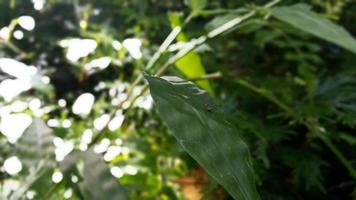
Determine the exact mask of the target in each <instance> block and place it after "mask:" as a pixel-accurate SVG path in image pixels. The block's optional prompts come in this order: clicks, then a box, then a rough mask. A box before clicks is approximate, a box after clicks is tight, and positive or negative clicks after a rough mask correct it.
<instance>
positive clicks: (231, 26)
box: [89, 0, 280, 147]
mask: <svg viewBox="0 0 356 200" xmlns="http://www.w3.org/2000/svg"><path fill="white" fill-rule="evenodd" d="M278 2H280V0H275V1H272V2H270V3H268V4H266V5H265V6H264V8H270V7H272V6H274V5H275V4H277V3H278ZM255 14H256V12H255V11H254V10H253V11H251V12H249V13H247V14H245V15H243V16H241V17H236V18H234V19H232V20H230V21H228V22H226V23H225V24H223V25H222V26H220V27H218V28H216V29H214V30H212V31H210V32H208V33H207V34H206V35H203V36H200V37H199V38H197V39H193V40H192V41H191V42H189V43H188V44H187V45H186V47H185V48H184V49H182V50H180V51H178V53H176V54H175V55H174V56H173V57H171V58H170V59H168V61H166V63H164V64H163V65H162V66H161V67H160V68H159V69H158V70H157V71H156V73H155V76H161V75H162V74H164V73H165V72H166V70H167V69H168V67H169V66H170V65H172V64H174V63H176V62H177V61H178V60H179V59H181V58H183V57H184V56H185V55H187V54H188V53H189V52H191V51H193V50H194V49H195V48H197V47H199V46H200V45H202V44H204V43H205V42H206V41H207V40H208V39H213V38H215V37H217V36H219V35H221V34H223V33H225V32H228V31H230V30H233V29H235V28H237V27H238V25H239V24H241V23H242V22H243V21H246V20H247V19H250V18H252V17H253V16H254V15H255ZM190 20H191V17H188V19H187V20H185V23H184V25H186V24H187V23H188V22H189V21H190ZM180 31H181V29H180V30H179V31H178V29H177V30H174V29H173V30H172V32H171V34H170V36H171V37H169V38H168V37H167V38H168V39H166V40H165V41H164V42H163V43H162V45H161V47H162V48H159V50H158V52H156V53H155V54H156V56H153V58H151V60H150V61H149V62H148V64H147V66H146V67H145V69H146V68H148V69H151V68H154V65H155V63H156V62H157V61H158V59H159V58H160V57H161V55H162V50H163V49H166V48H168V46H169V45H170V43H172V42H173V40H174V39H175V37H177V36H178V34H179V33H180ZM160 49H161V50H160ZM142 80H143V76H142V74H140V75H139V76H138V77H137V78H136V79H135V81H134V82H133V84H131V86H130V89H129V90H128V92H127V97H126V98H125V99H124V100H122V101H121V102H120V103H119V104H118V105H117V106H116V108H115V109H114V111H112V112H111V114H110V118H109V121H108V122H107V123H106V124H105V126H104V128H102V129H101V130H100V131H99V132H98V133H97V135H96V136H95V137H94V139H93V141H92V142H91V143H90V144H89V147H91V146H93V145H94V144H96V142H98V141H99V140H100V138H101V137H102V135H103V134H102V133H104V132H105V131H106V129H107V128H108V126H109V122H110V121H111V120H112V119H113V118H114V117H115V115H116V112H117V111H118V110H120V109H121V108H122V105H123V104H124V103H125V102H126V101H128V100H130V99H131V102H130V105H133V104H134V102H135V101H136V99H137V98H138V97H139V96H140V95H142V94H143V93H144V91H145V90H147V86H145V87H144V88H143V89H142V90H141V92H140V94H138V95H136V96H134V97H133V98H131V96H132V95H133V94H132V93H133V92H132V91H133V88H134V87H136V86H137V85H138V84H139V83H140V82H141V81H142Z"/></svg>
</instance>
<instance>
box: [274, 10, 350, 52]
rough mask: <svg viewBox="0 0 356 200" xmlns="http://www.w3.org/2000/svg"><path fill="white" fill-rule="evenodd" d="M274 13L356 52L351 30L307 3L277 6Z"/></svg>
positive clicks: (288, 21)
mask: <svg viewBox="0 0 356 200" xmlns="http://www.w3.org/2000/svg"><path fill="white" fill-rule="evenodd" d="M272 15H273V16H274V17H276V18H277V19H279V20H281V21H283V22H285V23H288V24H290V25H292V26H294V27H296V28H298V29H300V30H302V31H305V32H307V33H310V34H312V35H314V36H316V37H319V38H321V39H324V40H326V41H328V42H332V43H335V44H337V45H339V46H341V47H343V48H345V49H347V50H349V51H351V52H353V53H356V40H355V38H354V37H353V36H352V35H351V34H350V33H349V32H347V31H346V30H345V29H344V28H343V27H341V26H339V25H337V24H335V23H333V22H331V21H330V20H328V19H326V18H323V17H321V16H319V15H318V14H316V13H314V12H312V11H311V9H310V6H308V5H306V4H296V5H293V6H288V7H277V8H274V9H273V10H272Z"/></svg>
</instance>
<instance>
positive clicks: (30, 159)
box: [16, 118, 54, 171]
mask: <svg viewBox="0 0 356 200" xmlns="http://www.w3.org/2000/svg"><path fill="white" fill-rule="evenodd" d="M53 138H54V135H53V131H52V129H50V128H49V127H47V125H46V123H45V122H44V121H43V120H41V119H39V118H35V119H33V122H32V124H31V125H30V126H29V127H28V128H27V129H26V130H25V132H24V134H23V135H22V137H21V138H20V139H19V141H18V142H17V143H16V150H17V155H18V157H19V159H20V160H21V162H22V164H23V165H24V168H25V170H28V171H31V170H32V169H33V168H37V166H38V165H39V164H40V163H42V162H43V163H45V165H54V145H53Z"/></svg>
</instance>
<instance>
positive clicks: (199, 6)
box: [188, 0, 208, 13]
mask: <svg viewBox="0 0 356 200" xmlns="http://www.w3.org/2000/svg"><path fill="white" fill-rule="evenodd" d="M207 3H208V2H207V0H188V4H189V7H190V8H191V9H192V11H193V13H199V12H200V11H202V10H203V9H204V8H205V7H206V5H207Z"/></svg>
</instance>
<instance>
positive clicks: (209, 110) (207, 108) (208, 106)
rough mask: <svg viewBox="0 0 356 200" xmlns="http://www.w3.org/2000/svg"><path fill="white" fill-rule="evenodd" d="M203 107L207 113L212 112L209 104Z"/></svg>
mask: <svg viewBox="0 0 356 200" xmlns="http://www.w3.org/2000/svg"><path fill="white" fill-rule="evenodd" d="M204 107H205V109H206V110H207V111H208V112H212V111H213V107H212V106H211V105H210V104H209V103H205V104H204Z"/></svg>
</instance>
